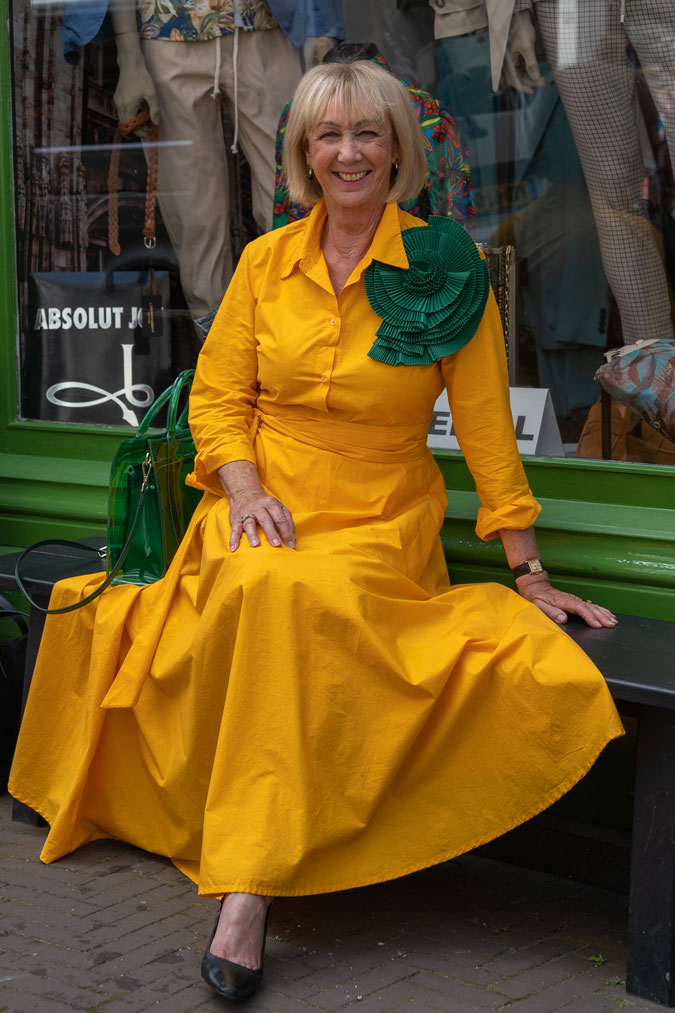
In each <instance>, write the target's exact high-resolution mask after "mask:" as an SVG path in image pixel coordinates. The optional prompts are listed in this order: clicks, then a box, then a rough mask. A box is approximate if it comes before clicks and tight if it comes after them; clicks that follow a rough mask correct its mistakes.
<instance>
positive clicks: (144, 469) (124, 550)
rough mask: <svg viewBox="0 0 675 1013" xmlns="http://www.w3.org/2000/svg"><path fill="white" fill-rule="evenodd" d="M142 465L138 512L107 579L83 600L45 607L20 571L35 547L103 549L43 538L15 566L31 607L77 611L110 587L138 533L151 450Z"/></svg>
mask: <svg viewBox="0 0 675 1013" xmlns="http://www.w3.org/2000/svg"><path fill="white" fill-rule="evenodd" d="M141 467H142V474H143V482H142V483H141V491H140V494H139V497H138V504H137V506H136V513H135V514H134V519H133V521H132V522H131V529H130V531H129V534H128V536H127V540H126V542H125V543H124V545H123V546H122V551H121V552H120V555H119V558H118V560H117V562H116V563H115V565H114V567H113V568H112V570H111V571H110V573H109V574H108V576H107V577H106V579H105V580H104V581H103V583H102V584H100V585H99V586H98V587H97V588H96V590H95V591H92V593H91V594H88V595H87V597H86V598H83V599H82V600H81V601H76V602H74V603H73V604H72V605H64V606H63V608H58V609H50V608H43V606H42V605H38V603H37V602H36V601H34V599H33V598H31V596H30V594H29V593H28V591H27V590H26V588H25V587H24V583H23V580H22V578H21V575H20V573H19V567H20V566H21V563H22V562H23V560H24V559H25V558H26V556H27V555H28V554H29V553H30V552H33V551H34V550H35V549H39V548H40V547H41V546H43V545H67V546H68V547H72V548H79V549H87V550H88V551H89V552H97V553H99V555H100V553H101V551H102V550H100V549H94V548H93V547H92V546H91V545H85V544H84V542H69V541H66V540H65V539H62V538H46V539H43V541H41V542H34V543H33V545H29V546H28V548H27V549H24V550H23V552H22V553H21V555H20V556H19V558H18V559H17V561H16V566H15V567H14V579H15V581H16V585H17V587H18V588H19V590H20V591H21V593H22V594H23V595H24V597H26V598H27V599H28V601H29V603H30V606H31V608H34V609H37V611H38V612H44V614H45V615H48V616H54V615H60V614H61V613H62V612H75V611H76V610H77V609H81V608H84V606H85V605H89V603H90V602H92V601H94V600H95V599H96V598H98V597H99V595H102V594H103V592H104V591H105V589H106V588H107V587H110V585H111V584H112V582H113V580H114V579H115V577H116V576H117V574H118V573H119V572H120V570H121V569H122V565H123V563H124V560H125V559H126V557H127V553H128V552H129V549H130V548H131V543H132V541H133V537H134V535H135V533H136V528H137V527H138V521H139V518H140V516H141V507H142V505H143V500H144V499H145V493H146V491H147V488H148V481H149V479H150V471H151V468H152V459H151V457H150V451H148V453H147V454H146V455H145V460H144V461H143V464H142V466H141Z"/></svg>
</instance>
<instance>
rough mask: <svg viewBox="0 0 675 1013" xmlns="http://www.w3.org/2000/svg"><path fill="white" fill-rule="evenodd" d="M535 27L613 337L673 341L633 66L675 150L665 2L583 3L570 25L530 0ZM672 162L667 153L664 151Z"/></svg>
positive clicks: (674, 20)
mask: <svg viewBox="0 0 675 1013" xmlns="http://www.w3.org/2000/svg"><path fill="white" fill-rule="evenodd" d="M536 14H537V24H538V28H539V33H540V35H541V39H542V41H543V44H544V48H545V51H546V58H547V60H548V62H549V64H550V66H551V68H552V70H553V74H554V76H555V80H556V84H557V86H558V91H559V92H560V96H561V98H562V101H563V103H564V106H565V110H566V112H567V117H568V119H569V122H570V126H571V128H572V132H573V134H574V139H575V142H576V145H577V149H578V151H579V156H580V158H581V164H582V165H583V168H584V174H585V176H586V182H587V184H588V190H589V193H590V197H591V203H592V205H593V213H594V215H595V221H596V224H597V227H598V233H599V236H600V246H601V250H602V258H603V263H604V265H605V272H606V274H607V278H608V279H609V283H610V285H611V288H612V292H613V293H614V297H615V298H616V301H617V304H618V307H619V312H620V315H621V325H622V330H623V340H624V342H625V343H626V344H630V343H632V342H634V341H637V340H639V339H640V338H669V339H671V338H672V337H673V325H672V318H671V307H670V293H669V284H668V280H667V277H666V273H665V269H664V266H663V261H662V258H661V254H660V252H659V248H658V240H657V236H656V233H655V229H654V228H653V226H652V225H651V223H650V221H649V219H648V217H647V206H646V204H647V202H646V200H645V199H643V196H642V185H643V180H644V167H643V156H642V148H641V143H640V134H639V126H638V123H639V113H638V95H637V80H636V73H635V69H634V67H633V66H632V64H631V61H630V58H629V55H628V52H627V49H628V45H629V44H630V45H632V46H633V48H634V49H635V52H636V54H637V56H638V59H639V60H640V64H641V66H642V72H643V74H644V78H645V80H646V82H647V84H648V86H649V89H650V92H651V95H652V98H653V100H654V104H655V106H656V107H657V109H658V111H659V113H660V115H661V118H662V121H663V124H664V127H665V135H666V140H667V142H668V143H669V145H670V146H671V152H672V145H673V143H675V16H674V14H673V4H672V0H622V2H621V4H619V2H617V0H584V3H583V4H579V5H578V6H577V7H576V9H575V12H574V18H573V19H572V20H571V21H570V20H569V19H565V18H563V17H562V11H561V4H559V2H558V0H538V2H537V4H536ZM671 159H672V154H671Z"/></svg>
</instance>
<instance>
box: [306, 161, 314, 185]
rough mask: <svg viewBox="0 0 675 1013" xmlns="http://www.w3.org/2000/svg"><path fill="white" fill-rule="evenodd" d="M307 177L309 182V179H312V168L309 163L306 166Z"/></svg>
mask: <svg viewBox="0 0 675 1013" xmlns="http://www.w3.org/2000/svg"><path fill="white" fill-rule="evenodd" d="M307 179H308V180H310V182H311V180H313V179H314V170H313V169H312V167H311V165H308V166H307Z"/></svg>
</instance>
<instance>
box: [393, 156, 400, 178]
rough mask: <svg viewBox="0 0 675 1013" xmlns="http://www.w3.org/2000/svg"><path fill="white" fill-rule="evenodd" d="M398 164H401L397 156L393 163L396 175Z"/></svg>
mask: <svg viewBox="0 0 675 1013" xmlns="http://www.w3.org/2000/svg"><path fill="white" fill-rule="evenodd" d="M398 166H399V161H398V158H397V159H396V161H395V162H394V163H393V164H392V169H393V170H394V175H396V173H397V172H398Z"/></svg>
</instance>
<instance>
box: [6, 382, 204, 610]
mask: <svg viewBox="0 0 675 1013" xmlns="http://www.w3.org/2000/svg"><path fill="white" fill-rule="evenodd" d="M193 375H194V370H192V369H186V370H184V371H183V372H182V373H180V374H179V375H178V376H177V377H176V379H175V380H174V382H173V384H172V386H171V387H168V388H167V390H165V391H164V393H163V394H161V395H160V396H159V397H158V398H157V400H156V401H155V403H154V404H153V406H152V408H151V409H150V411H149V412H147V414H146V415H145V416H144V417H143V421H142V422H141V424H140V426H139V427H138V430H137V432H136V434H135V436H133V437H132V438H131V439H129V440H122V442H121V443H120V445H119V447H118V448H117V453H116V454H115V457H114V458H113V462H112V465H111V467H110V483H109V487H108V541H107V546H106V549H105V554H106V570H107V576H106V579H105V580H104V582H103V583H102V584H101V585H100V586H99V587H97V588H96V590H95V591H93V592H92V593H91V594H90V595H87V597H86V598H83V599H82V600H81V601H78V602H75V603H74V604H72V605H66V606H64V607H63V608H59V609H45V608H42V606H40V605H38V604H37V603H36V602H35V601H33V599H32V598H31V597H30V595H29V594H28V592H27V591H26V589H25V587H24V585H23V581H22V579H21V573H20V568H21V564H22V562H23V560H24V559H25V557H26V556H27V555H28V553H30V552H32V551H33V550H34V549H37V548H40V547H41V546H43V545H68V546H77V547H78V548H82V549H86V550H87V551H89V552H99V554H101V552H102V550H97V549H92V547H91V546H90V545H85V544H84V543H83V542H68V541H62V540H61V539H45V540H44V541H41V542H35V543H34V544H33V545H30V546H29V547H28V548H27V549H25V550H24V551H23V552H22V553H21V555H20V556H19V558H18V560H17V563H16V568H15V571H14V576H15V579H16V583H17V587H18V588H19V589H20V590H21V591H22V593H23V594H24V595H25V596H26V598H28V600H29V602H30V603H31V605H32V606H33V607H34V608H36V609H38V611H40V612H47V613H49V614H55V613H61V612H72V611H74V610H75V609H78V608H82V607H83V606H84V605H88V604H89V602H91V601H93V600H94V599H95V598H98V596H99V595H100V594H101V593H102V592H103V591H105V589H106V588H107V587H109V586H110V584H112V583H126V584H149V583H151V582H152V581H155V580H159V579H160V577H163V576H164V574H165V573H166V571H167V569H168V567H169V564H170V563H171V560H172V559H173V556H174V554H175V552H176V549H177V548H178V545H179V544H180V542H181V540H182V538H183V535H184V534H185V532H186V530H187V527H188V524H189V523H190V518H191V517H192V514H193V512H194V509H195V507H196V506H197V503H198V502H199V500H200V499H201V496H202V493H201V492H200V491H199V490H198V489H193V488H190V487H189V486H186V485H185V478H186V476H187V475H188V474H189V473H190V472H191V471H193V470H194V458H195V445H194V443H193V440H192V436H191V434H190V428H189V426H188V421H187V419H188V404H187V400H186V402H185V406H184V407H183V409H182V411H181V413H180V415H179V414H178V413H179V409H180V404H181V400H182V399H183V395H184V394H187V393H188V392H189V389H190V384H191V382H192V377H193ZM164 408H166V409H167V411H166V426H165V427H164V428H153V426H152V424H153V422H155V420H156V419H157V417H158V415H159V414H160V412H161V411H162V410H163V409H164Z"/></svg>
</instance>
